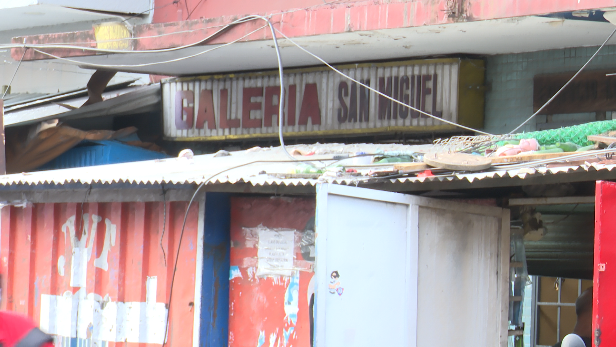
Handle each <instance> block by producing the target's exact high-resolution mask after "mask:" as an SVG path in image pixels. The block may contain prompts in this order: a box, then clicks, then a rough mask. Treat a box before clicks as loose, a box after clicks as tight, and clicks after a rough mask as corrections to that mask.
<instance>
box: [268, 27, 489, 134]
mask: <svg viewBox="0 0 616 347" xmlns="http://www.w3.org/2000/svg"><path fill="white" fill-rule="evenodd" d="M275 30H276V31H277V32H278V33H279V34H280V35H282V36H284V38H285V39H287V40H288V41H289V42H291V43H292V44H294V45H295V46H297V48H299V49H301V50H302V51H304V52H305V53H307V54H308V55H311V56H312V57H314V58H315V59H317V60H318V61H320V62H321V63H323V64H325V65H326V66H327V67H329V68H330V69H332V70H333V71H334V72H336V73H337V74H339V75H341V76H342V77H344V78H347V79H349V80H351V81H353V82H355V83H357V84H359V85H360V86H362V87H364V88H366V89H368V90H370V91H372V92H374V93H376V94H378V95H380V96H382V97H384V98H386V99H389V100H391V101H393V102H395V103H397V104H399V105H402V106H404V107H407V108H409V109H411V110H413V111H415V112H419V113H421V114H423V115H425V116H428V117H430V118H433V119H435V120H438V121H441V122H443V123H447V124H449V125H453V126H456V127H459V128H462V129H466V130H470V131H473V132H476V133H479V134H483V135H491V136H492V135H493V134H490V133H487V132H485V131H481V130H477V129H473V128H471V127H467V126H464V125H461V124H458V123H455V122H452V121H449V120H446V119H443V118H439V117H437V116H434V115H432V114H430V113H428V112H425V111H422V110H420V109H418V108H415V107H413V106H411V105H407V104H405V103H403V102H402V101H399V100H396V99H394V98H392V97H391V96H389V95H387V94H384V93H382V92H380V91H378V90H376V89H374V88H372V87H370V86H369V85H367V84H365V83H362V82H360V81H358V80H356V79H354V78H352V77H350V76H348V75H346V74H344V73H343V72H342V71H340V70H338V69H336V68H335V67H333V66H332V65H330V64H329V63H328V62H326V61H325V60H323V59H322V58H320V57H319V56H317V55H316V54H314V53H312V52H310V51H308V50H307V49H305V48H304V47H302V46H301V45H299V44H298V43H297V42H295V41H293V40H292V39H290V38H289V37H288V36H287V35H285V34H284V33H282V32H281V31H280V30H278V29H275Z"/></svg>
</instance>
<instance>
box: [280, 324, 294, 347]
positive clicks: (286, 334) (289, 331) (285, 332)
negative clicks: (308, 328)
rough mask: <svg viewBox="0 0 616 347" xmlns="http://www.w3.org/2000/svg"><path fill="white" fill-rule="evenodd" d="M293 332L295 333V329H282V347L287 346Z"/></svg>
mask: <svg viewBox="0 0 616 347" xmlns="http://www.w3.org/2000/svg"><path fill="white" fill-rule="evenodd" d="M293 331H295V327H290V328H289V329H287V330H284V329H282V336H283V337H284V346H286V345H287V344H289V337H290V336H291V334H292V333H293Z"/></svg>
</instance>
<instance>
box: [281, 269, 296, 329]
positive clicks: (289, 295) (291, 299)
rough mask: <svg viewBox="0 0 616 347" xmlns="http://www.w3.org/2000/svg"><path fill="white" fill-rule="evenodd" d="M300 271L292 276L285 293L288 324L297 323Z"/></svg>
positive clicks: (285, 311) (285, 310)
mask: <svg viewBox="0 0 616 347" xmlns="http://www.w3.org/2000/svg"><path fill="white" fill-rule="evenodd" d="M298 295H299V271H296V272H295V274H294V276H293V277H291V281H290V283H289V286H288V287H287V291H286V293H285V294H284V313H285V318H286V320H287V324H293V325H295V324H296V323H297V313H298V312H299V299H298Z"/></svg>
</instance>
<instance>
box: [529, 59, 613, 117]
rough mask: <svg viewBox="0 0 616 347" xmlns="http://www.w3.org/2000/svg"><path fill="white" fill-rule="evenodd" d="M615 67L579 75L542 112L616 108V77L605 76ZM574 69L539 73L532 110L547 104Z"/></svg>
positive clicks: (577, 111)
mask: <svg viewBox="0 0 616 347" xmlns="http://www.w3.org/2000/svg"><path fill="white" fill-rule="evenodd" d="M609 73H614V70H604V71H589V72H582V73H581V74H579V75H578V76H577V77H576V78H575V79H574V80H573V81H572V82H571V84H569V85H568V86H567V87H566V88H565V89H563V91H562V92H561V93H560V94H559V95H558V96H557V97H556V98H555V99H554V100H552V102H551V103H550V104H549V105H548V106H547V107H546V108H545V109H543V111H541V114H547V115H549V114H566V113H587V112H598V111H599V112H600V111H614V110H616V77H615V76H606V74H609ZM573 75H574V72H567V73H559V74H549V75H537V76H535V78H534V81H533V110H534V112H537V110H538V109H539V108H540V107H541V106H543V104H545V102H546V101H548V100H549V99H550V98H551V97H552V96H554V94H556V92H558V90H559V89H560V88H562V86H564V85H565V83H567V81H568V80H569V79H570V78H571V77H572V76H573Z"/></svg>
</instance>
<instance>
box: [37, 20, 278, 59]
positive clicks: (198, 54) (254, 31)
mask: <svg viewBox="0 0 616 347" xmlns="http://www.w3.org/2000/svg"><path fill="white" fill-rule="evenodd" d="M266 27H267V24H266V25H263V26H262V27H260V28H258V29H255V30H253V31H251V32H250V33H248V34H246V35H244V36H242V37H240V38H238V39H236V40H233V41H231V42H227V43H225V44H222V45H220V46H216V47H214V48H210V49H207V50H205V51H201V52H199V53H195V54H191V55H189V56H184V57H180V58H176V59H171V60H165V61H157V62H151V63H143V64H134V65H114V64H94V63H88V62H83V61H79V60H74V59H69V58H63V57H59V56H56V55H54V54H51V53H47V52H44V51H41V50H38V49H35V48H32V49H33V50H34V51H36V52H38V53H41V54H44V55H47V56H49V57H51V58H54V59H58V60H62V61H67V62H70V63H73V64H78V65H81V66H88V67H95V68H107V69H109V68H132V67H146V66H153V65H160V64H168V63H175V62H178V61H183V60H187V59H190V58H194V57H197V56H200V55H203V54H206V53H209V52H211V51H215V50H217V49H220V48H223V47H226V46H230V45H232V44H234V43H236V42H238V41H241V40H243V39H244V38H246V37H248V36H250V35H252V34H254V33H256V32H257V31H259V30H261V29H264V28H266Z"/></svg>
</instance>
